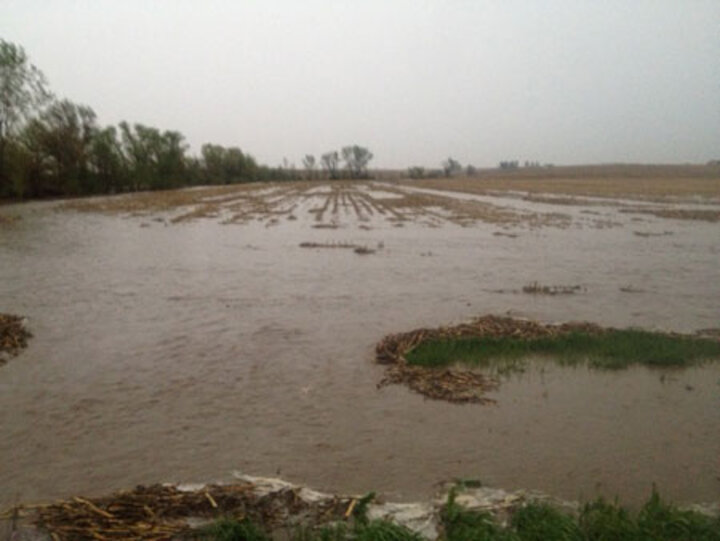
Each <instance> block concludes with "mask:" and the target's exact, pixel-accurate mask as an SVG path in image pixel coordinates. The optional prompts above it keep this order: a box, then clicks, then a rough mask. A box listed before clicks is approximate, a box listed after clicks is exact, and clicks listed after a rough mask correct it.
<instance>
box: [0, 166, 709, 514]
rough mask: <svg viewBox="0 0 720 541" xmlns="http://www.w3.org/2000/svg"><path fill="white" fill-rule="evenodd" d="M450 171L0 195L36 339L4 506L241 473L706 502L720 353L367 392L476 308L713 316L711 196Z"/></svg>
mask: <svg viewBox="0 0 720 541" xmlns="http://www.w3.org/2000/svg"><path fill="white" fill-rule="evenodd" d="M442 182H443V181H440V180H437V181H425V182H423V183H422V184H419V183H415V184H405V183H392V184H391V183H374V182H367V183H324V182H314V183H310V182H307V183H289V184H262V185H244V186H233V187H218V188H201V189H193V190H184V191H180V192H172V193H150V194H138V195H131V196H119V197H114V198H99V199H85V200H79V201H72V202H68V203H63V202H53V203H30V204H24V205H12V206H5V207H0V215H2V217H3V219H2V220H0V312H8V313H14V314H22V315H24V316H27V317H28V320H29V324H28V326H29V329H30V330H31V331H32V333H33V338H32V339H31V340H30V342H29V347H28V348H27V349H26V350H24V351H23V352H22V353H21V354H20V355H19V356H17V357H15V358H13V359H11V360H9V362H7V364H5V365H4V366H2V367H1V368H0V427H2V433H3V434H2V435H3V437H2V438H0V464H1V466H0V486H1V487H2V488H3V490H2V491H0V507H5V506H8V505H11V504H13V503H15V502H16V501H33V500H48V499H53V498H57V497H61V496H68V495H73V494H87V495H96V494H104V493H107V492H109V491H111V490H114V489H119V488H126V487H132V486H134V485H136V484H140V483H142V484H148V483H152V482H158V481H160V482H162V481H168V482H194V481H199V482H206V481H224V480H231V479H232V474H233V472H234V471H241V472H244V473H249V474H256V475H279V476H282V477H284V478H287V479H289V480H291V481H293V482H298V483H305V484H308V485H311V486H313V487H316V488H319V489H323V490H326V491H334V492H341V493H360V492H365V491H368V490H376V491H378V492H381V493H385V494H387V495H388V497H391V498H392V499H403V500H411V499H419V498H422V497H426V496H427V495H428V494H430V493H432V492H433V491H434V490H435V488H436V483H438V482H441V481H445V480H448V479H451V478H475V479H481V480H482V481H483V483H485V484H486V485H490V486H497V487H503V488H506V489H518V488H529V489H538V490H542V491H545V492H548V493H550V494H553V495H556V496H558V497H561V498H564V499H578V498H580V499H587V498H592V497H594V496H595V495H597V494H603V495H606V496H608V497H613V496H615V495H619V496H620V497H621V499H622V500H623V501H625V502H628V503H637V502H640V501H643V500H645V499H646V497H647V496H648V494H649V492H650V490H651V487H652V484H653V483H656V484H657V486H658V487H659V489H660V490H661V492H662V493H663V495H665V496H666V497H668V498H669V499H673V500H675V501H677V502H707V501H719V500H720V461H719V458H718V457H720V436H719V435H720V363H714V364H708V365H705V366H700V367H694V368H688V369H683V370H674V371H659V370H655V371H653V370H650V369H647V368H640V367H635V368H630V369H628V370H623V371H617V372H598V371H592V370H590V369H588V368H586V367H576V368H561V367H558V366H555V365H549V364H537V365H534V366H533V367H532V368H531V369H529V370H528V371H526V372H524V373H521V374H514V375H511V376H508V379H507V380H505V381H503V383H502V385H501V386H500V387H499V388H498V390H497V391H495V392H493V393H492V396H493V398H494V399H495V400H496V404H495V405H489V406H488V405H477V404H469V405H457V404H449V403H443V402H438V401H432V400H426V399H424V398H423V397H422V396H420V395H417V394H413V393H412V392H411V391H409V390H408V389H406V388H404V387H401V386H397V385H392V386H387V387H383V388H381V389H378V388H377V384H378V382H379V381H380V380H381V378H382V375H383V371H384V369H383V367H382V366H380V365H377V364H375V362H374V348H375V345H376V343H377V342H378V341H379V340H380V339H381V338H382V337H383V336H385V335H387V334H388V333H394V332H401V331H409V330H412V329H415V328H418V327H423V326H428V327H434V326H438V325H444V324H450V323H457V322H460V321H463V320H465V319H467V318H471V317H474V316H480V315H484V314H498V315H505V314H508V315H512V316H514V317H529V318H533V319H536V320H538V321H543V322H558V321H570V320H583V321H591V322H594V323H598V324H600V325H604V326H615V327H627V326H639V327H643V328H646V329H652V330H672V331H679V332H695V331H699V330H702V329H717V328H718V327H720V312H719V311H718V307H720V265H719V264H718V263H719V262H720V230H719V229H718V228H719V227H720V225H718V223H717V222H718V220H717V216H718V215H719V213H720V199H718V194H717V193H715V192H710V193H706V192H702V191H700V193H701V195H702V197H696V196H694V195H693V193H692V191H690V192H688V193H684V194H676V193H674V194H672V195H673V197H672V198H662V197H660V195H661V193H654V194H647V196H646V197H639V196H638V194H631V195H632V198H631V199H624V198H622V197H620V196H619V195H618V194H617V193H614V192H613V193H595V192H592V191H590V192H588V191H587V190H586V191H582V190H581V191H575V192H574V191H572V190H571V189H568V188H567V187H564V188H562V189H560V190H558V189H557V187H553V186H549V185H548V187H547V189H546V191H543V190H542V189H538V190H534V191H533V192H532V193H530V192H529V191H528V190H523V188H522V185H520V184H518V185H517V186H514V187H513V191H511V192H508V193H498V191H497V189H496V188H493V189H491V190H490V189H485V190H480V189H473V186H470V189H468V182H467V181H466V182H465V184H464V185H463V184H462V183H461V182H460V181H453V182H451V183H448V184H447V185H445V186H444V185H443V183H442ZM476 186H477V185H476ZM476 186H475V187H476ZM442 188H445V189H444V190H443V189H442ZM715 190H716V191H717V186H716V187H715ZM471 192H472V193H471ZM343 248H348V249H343ZM349 248H352V249H349ZM358 248H361V250H358ZM544 288H547V290H545V289H544ZM543 291H550V292H552V291H556V292H557V291H561V292H566V293H567V294H541V293H542V292H543Z"/></svg>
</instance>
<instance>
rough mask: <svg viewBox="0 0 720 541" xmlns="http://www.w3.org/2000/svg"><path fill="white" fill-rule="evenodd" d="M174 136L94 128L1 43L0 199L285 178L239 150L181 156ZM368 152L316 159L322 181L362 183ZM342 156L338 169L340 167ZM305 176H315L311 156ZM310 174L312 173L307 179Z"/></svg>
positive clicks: (208, 147)
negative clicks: (318, 163)
mask: <svg viewBox="0 0 720 541" xmlns="http://www.w3.org/2000/svg"><path fill="white" fill-rule="evenodd" d="M188 150H189V146H188V144H187V143H186V141H185V137H184V136H183V134H181V133H180V132H178V131H172V130H160V129H158V128H155V127H152V126H146V125H144V124H139V123H135V124H130V123H128V122H120V123H119V124H118V125H117V126H101V125H99V124H98V122H97V116H96V114H95V112H94V111H93V110H92V108H90V107H88V106H86V105H81V104H77V103H74V102H72V101H70V100H68V99H58V98H56V97H55V96H54V95H53V94H52V93H51V92H50V91H49V88H48V84H47V81H46V79H45V76H44V75H43V73H42V72H41V71H40V70H39V69H38V68H37V67H35V66H34V65H33V64H32V63H31V62H30V61H29V59H28V57H27V54H26V53H25V50H24V49H23V48H22V47H21V46H19V45H16V44H13V43H10V42H7V41H5V40H3V39H0V197H16V198H34V197H52V196H74V195H83V194H108V193H120V192H128V191H138V190H159V189H172V188H179V187H183V186H192V185H200V184H230V183H236V182H251V181H256V180H291V179H294V178H296V177H298V178H299V176H300V175H299V174H297V171H296V170H295V168H294V167H292V168H290V167H288V166H287V164H284V166H278V167H269V166H266V165H260V164H258V163H257V161H256V160H255V159H254V158H253V157H252V156H251V155H250V154H247V153H245V152H243V151H242V150H241V149H240V148H238V147H229V148H228V147H224V146H222V145H217V144H211V143H208V144H205V145H203V146H202V147H201V150H200V156H192V155H189V153H188ZM372 157H373V155H372V153H371V152H370V151H369V150H367V149H366V148H364V147H361V146H358V145H353V146H348V147H344V148H342V150H341V151H340V152H337V151H332V152H328V153H326V154H323V155H322V156H321V159H320V165H321V169H322V172H323V174H322V176H323V177H324V178H330V179H335V178H367V177H368V176H369V175H368V170H367V166H368V163H369V162H370V160H371V159H372ZM341 159H342V161H343V162H344V167H341ZM303 163H304V165H305V169H306V175H305V176H306V177H311V178H319V176H321V175H320V174H319V172H318V175H317V176H315V175H314V173H315V169H316V166H317V163H316V162H315V158H314V157H313V156H311V155H308V156H306V157H305V160H303ZM307 172H309V173H313V175H309V174H308V173H307Z"/></svg>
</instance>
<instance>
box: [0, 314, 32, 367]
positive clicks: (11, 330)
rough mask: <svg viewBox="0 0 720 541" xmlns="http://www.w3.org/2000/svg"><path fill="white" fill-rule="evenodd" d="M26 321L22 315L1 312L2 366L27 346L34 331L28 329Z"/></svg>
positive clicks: (0, 348) (0, 358) (0, 356)
mask: <svg viewBox="0 0 720 541" xmlns="http://www.w3.org/2000/svg"><path fill="white" fill-rule="evenodd" d="M26 321H27V320H26V319H25V318H23V317H20V316H14V315H12V314H0V366H2V365H3V364H5V362H6V361H7V358H8V357H14V356H15V355H17V354H18V353H19V352H20V350H21V349H24V348H26V347H27V341H28V338H30V337H32V333H30V331H28V330H27V328H26Z"/></svg>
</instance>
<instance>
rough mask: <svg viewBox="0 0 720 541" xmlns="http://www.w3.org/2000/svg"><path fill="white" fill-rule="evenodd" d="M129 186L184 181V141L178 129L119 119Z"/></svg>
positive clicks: (155, 186) (174, 184)
mask: <svg viewBox="0 0 720 541" xmlns="http://www.w3.org/2000/svg"><path fill="white" fill-rule="evenodd" d="M120 134H121V139H122V149H123V155H124V157H125V162H126V163H127V166H128V176H129V178H130V179H131V189H132V190H142V189H146V190H147V189H149V190H160V189H169V188H176V187H178V186H180V185H182V184H183V183H184V174H185V162H186V159H185V152H186V151H187V145H186V144H185V142H184V137H183V135H182V134H181V133H179V132H175V131H165V132H160V130H158V129H157V128H152V127H149V126H144V125H143V124H135V125H134V126H132V127H130V125H129V124H128V123H127V122H121V123H120Z"/></svg>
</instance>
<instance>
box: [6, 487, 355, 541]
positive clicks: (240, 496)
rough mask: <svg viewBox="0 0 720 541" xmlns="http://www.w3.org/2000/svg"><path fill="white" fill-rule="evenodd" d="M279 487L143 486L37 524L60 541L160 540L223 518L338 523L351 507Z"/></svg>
mask: <svg viewBox="0 0 720 541" xmlns="http://www.w3.org/2000/svg"><path fill="white" fill-rule="evenodd" d="M276 481H277V482H276V483H274V484H273V485H272V486H268V485H267V483H258V484H256V483H253V482H250V481H242V482H238V483H235V484H232V485H205V486H201V487H193V488H192V489H189V488H183V487H178V486H173V485H152V486H148V487H145V486H138V487H136V488H135V489H133V490H130V491H122V492H118V493H116V494H113V495H111V496H106V497H102V498H92V499H91V498H81V497H75V498H72V499H69V500H66V501H61V502H58V503H54V504H50V505H45V506H39V507H37V508H36V510H35V513H34V514H33V515H32V520H33V522H35V524H36V525H37V526H39V527H40V528H41V529H42V530H45V531H47V532H49V533H50V535H51V537H52V539H53V540H58V541H66V540H67V541H69V540H74V541H75V540H77V541H85V540H88V541H89V540H98V539H137V540H161V539H175V538H176V537H177V536H179V535H182V534H186V533H189V532H190V530H191V524H194V525H197V524H199V523H203V522H209V521H211V520H214V519H217V518H221V517H233V518H238V519H242V518H249V519H250V520H253V521H254V522H257V523H261V524H264V525H266V526H267V527H269V528H281V527H286V526H287V525H288V524H292V523H293V522H294V521H297V523H298V524H299V523H308V522H309V523H311V524H317V523H325V522H330V521H337V520H341V519H342V518H343V517H344V513H345V511H346V510H347V508H348V506H349V504H350V503H351V501H352V498H350V497H345V498H341V497H337V496H332V495H322V494H320V493H315V492H314V491H311V490H309V489H306V488H303V487H299V486H295V485H291V484H289V483H285V482H283V481H280V480H276ZM318 496H322V497H318ZM20 510H21V511H22V507H20Z"/></svg>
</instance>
